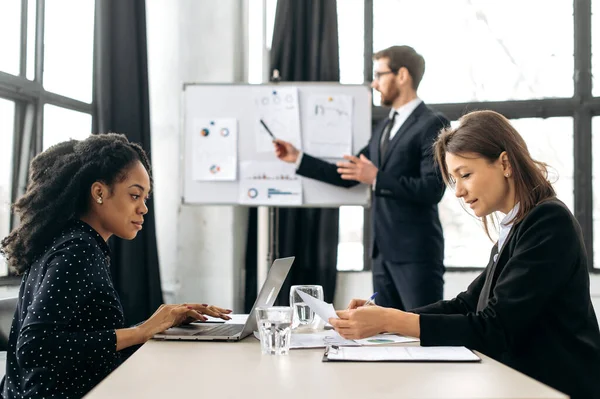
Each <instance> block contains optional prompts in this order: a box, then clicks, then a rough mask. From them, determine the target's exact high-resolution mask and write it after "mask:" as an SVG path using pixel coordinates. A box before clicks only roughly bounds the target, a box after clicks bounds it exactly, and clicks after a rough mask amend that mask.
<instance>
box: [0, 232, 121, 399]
mask: <svg viewBox="0 0 600 399" xmlns="http://www.w3.org/2000/svg"><path fill="white" fill-rule="evenodd" d="M109 255H110V252H109V248H108V246H107V245H106V242H105V241H104V240H103V239H102V237H100V235H99V234H98V233H97V232H96V231H95V230H93V229H92V228H91V227H90V226H89V225H87V224H86V223H84V222H81V221H74V222H72V223H71V224H69V226H68V227H67V228H66V229H65V230H64V231H63V233H62V234H60V235H59V236H58V237H57V238H56V239H55V240H54V242H53V243H52V245H50V246H49V247H48V248H47V249H46V251H45V253H44V254H43V255H42V257H41V258H39V259H38V260H37V261H36V262H35V263H34V264H33V265H32V266H31V268H30V269H29V270H28V271H27V272H26V273H24V275H23V280H22V282H21V288H20V291H19V301H18V304H17V310H16V312H15V317H14V319H13V323H12V328H11V331H10V337H9V343H8V345H9V347H8V353H7V360H6V376H5V378H4V381H3V382H2V387H1V392H2V397H3V398H79V397H82V396H83V395H85V394H86V393H87V392H88V391H89V390H90V389H92V388H93V387H94V386H95V385H96V384H98V383H99V382H100V381H101V380H102V379H103V378H104V377H106V376H107V375H108V374H109V373H110V372H111V371H113V370H114V369H115V368H116V367H117V366H118V365H119V363H120V355H119V353H118V352H117V351H116V343H117V337H116V332H115V329H118V328H123V327H124V318H123V308H122V306H121V302H120V301H119V297H118V295H117V292H116V290H115V288H114V286H113V283H112V280H111V276H110V268H109Z"/></svg>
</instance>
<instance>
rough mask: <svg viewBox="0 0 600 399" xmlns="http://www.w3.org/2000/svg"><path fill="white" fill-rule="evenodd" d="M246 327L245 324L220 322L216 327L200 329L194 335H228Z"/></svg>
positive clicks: (239, 331)
mask: <svg viewBox="0 0 600 399" xmlns="http://www.w3.org/2000/svg"><path fill="white" fill-rule="evenodd" d="M243 329H244V325H243V324H220V325H218V326H216V327H213V328H209V329H207V330H204V331H198V332H197V333H195V334H194V335H216V336H228V337H231V336H233V335H236V334H239V333H241V332H242V330H243Z"/></svg>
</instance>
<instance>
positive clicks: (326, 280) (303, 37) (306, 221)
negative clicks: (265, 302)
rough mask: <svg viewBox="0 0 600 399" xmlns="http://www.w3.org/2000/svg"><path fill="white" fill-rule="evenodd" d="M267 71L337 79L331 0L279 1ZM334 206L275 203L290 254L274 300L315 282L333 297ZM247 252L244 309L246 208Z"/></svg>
mask: <svg viewBox="0 0 600 399" xmlns="http://www.w3.org/2000/svg"><path fill="white" fill-rule="evenodd" d="M270 67H271V71H273V70H274V69H277V70H278V71H279V75H280V77H281V80H282V81H294V82H309V81H311V82H318V81H321V82H324V81H332V82H338V81H339V79H340V71H339V46H338V32H337V10H336V1H335V0H302V1H297V0H279V1H278V2H277V11H276V15H275V26H274V28H273V43H272V46H271V65H270ZM338 226H339V211H338V209H337V208H333V209H332V208H322V209H321V208H279V217H278V224H277V227H278V238H279V256H280V257H285V256H292V255H293V256H295V257H296V261H295V262H294V265H293V266H292V270H291V271H290V275H289V276H288V278H287V279H286V281H285V283H284V285H283V287H282V288H281V292H280V294H279V297H278V299H277V304H279V305H288V304H289V292H290V287H291V286H292V285H295V284H320V285H322V286H323V291H324V294H325V300H326V301H327V302H333V297H334V295H335V285H336V277H337V270H336V264H337V245H338ZM248 227H249V230H248V232H249V235H248V241H247V244H248V247H247V248H248V251H247V257H246V312H248V311H249V309H250V307H251V306H252V303H253V302H254V299H255V298H256V293H257V289H256V255H254V257H251V256H250V255H251V253H252V252H253V251H251V249H252V248H256V209H251V210H250V218H249V224H248Z"/></svg>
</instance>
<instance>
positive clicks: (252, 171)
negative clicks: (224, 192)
mask: <svg viewBox="0 0 600 399" xmlns="http://www.w3.org/2000/svg"><path fill="white" fill-rule="evenodd" d="M240 166H241V168H240V185H239V190H240V191H239V202H240V203H241V204H247V205H302V182H301V180H300V178H299V177H298V176H296V169H295V167H294V165H291V164H287V163H285V162H281V161H275V162H262V161H245V162H242V163H241V165H240Z"/></svg>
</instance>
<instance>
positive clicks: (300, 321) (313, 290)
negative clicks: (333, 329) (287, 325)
mask: <svg viewBox="0 0 600 399" xmlns="http://www.w3.org/2000/svg"><path fill="white" fill-rule="evenodd" d="M298 291H302V292H304V293H306V294H308V295H310V296H312V297H315V298H317V299H320V300H323V287H321V286H320V285H292V287H291V288H290V306H291V307H292V308H293V309H294V319H293V320H292V328H293V329H295V330H302V329H312V330H319V329H320V328H321V327H322V326H321V324H323V325H325V323H324V322H323V323H322V321H321V318H320V317H319V316H317V315H316V314H315V312H313V311H312V310H311V308H310V307H308V305H307V304H306V303H305V302H304V300H303V299H302V298H301V297H300V295H299V294H298Z"/></svg>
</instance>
